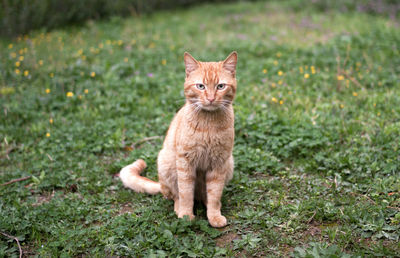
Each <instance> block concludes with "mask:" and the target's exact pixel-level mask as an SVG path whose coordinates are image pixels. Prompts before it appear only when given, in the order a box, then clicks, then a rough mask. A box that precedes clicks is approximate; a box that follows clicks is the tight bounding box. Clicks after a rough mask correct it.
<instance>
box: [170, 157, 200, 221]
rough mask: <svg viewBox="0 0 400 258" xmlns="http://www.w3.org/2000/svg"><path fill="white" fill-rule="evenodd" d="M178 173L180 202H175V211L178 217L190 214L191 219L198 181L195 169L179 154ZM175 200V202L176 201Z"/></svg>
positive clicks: (192, 217)
mask: <svg viewBox="0 0 400 258" xmlns="http://www.w3.org/2000/svg"><path fill="white" fill-rule="evenodd" d="M176 173H177V177H178V193H179V199H178V200H176V201H178V204H177V205H176V204H175V212H177V215H178V218H183V217H184V216H186V215H187V216H188V217H189V219H191V220H192V219H194V214H193V204H194V190H195V189H194V188H195V181H196V172H195V169H194V168H193V167H192V166H191V165H190V164H189V162H188V161H187V160H186V159H185V157H184V156H182V157H180V156H179V155H178V158H177V161H176ZM176 201H175V202H176Z"/></svg>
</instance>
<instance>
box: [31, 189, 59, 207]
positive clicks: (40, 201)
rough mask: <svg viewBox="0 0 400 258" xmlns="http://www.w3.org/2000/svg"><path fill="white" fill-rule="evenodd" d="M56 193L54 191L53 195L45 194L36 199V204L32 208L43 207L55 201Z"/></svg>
mask: <svg viewBox="0 0 400 258" xmlns="http://www.w3.org/2000/svg"><path fill="white" fill-rule="evenodd" d="M54 193H55V191H54V190H53V191H52V192H51V193H50V192H47V193H43V194H41V195H39V196H38V197H37V198H36V203H33V204H32V206H34V207H36V206H39V205H42V204H43V203H48V202H50V201H51V199H53V197H54Z"/></svg>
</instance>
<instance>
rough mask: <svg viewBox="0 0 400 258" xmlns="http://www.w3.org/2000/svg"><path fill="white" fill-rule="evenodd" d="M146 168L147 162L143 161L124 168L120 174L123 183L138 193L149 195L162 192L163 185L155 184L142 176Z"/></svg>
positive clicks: (137, 161) (139, 160)
mask: <svg viewBox="0 0 400 258" xmlns="http://www.w3.org/2000/svg"><path fill="white" fill-rule="evenodd" d="M145 168H146V162H144V160H142V159H138V160H136V161H135V162H133V163H132V164H130V165H128V166H126V167H124V168H123V169H122V170H121V172H119V177H120V178H121V180H122V183H123V184H124V185H125V186H126V187H128V188H131V189H132V190H134V191H135V192H138V193H149V194H157V193H160V192H161V185H160V183H158V182H154V181H152V180H150V179H148V178H145V177H143V176H140V173H141V172H142V171H143V169H145Z"/></svg>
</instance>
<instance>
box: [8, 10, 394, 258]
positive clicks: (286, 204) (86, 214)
mask: <svg viewBox="0 0 400 258" xmlns="http://www.w3.org/2000/svg"><path fill="white" fill-rule="evenodd" d="M293 3H294V2H281V3H279V2H273V3H269V4H265V3H237V4H225V5H203V6H199V7H195V8H192V9H189V10H180V11H168V12H159V13H155V14H154V15H151V16H144V17H142V18H131V19H119V18H114V19H112V20H111V21H108V22H98V23H97V22H96V23H92V22H89V23H87V24H86V25H85V26H83V27H74V28H66V29H62V30H58V31H53V32H51V33H41V32H40V31H39V32H35V33H32V34H30V35H28V36H26V37H21V38H19V39H16V40H14V41H7V40H3V41H1V42H0V46H1V52H0V60H1V61H0V103H1V113H0V121H1V122H0V136H1V139H0V140H1V143H0V144H1V145H0V155H1V156H0V167H1V169H0V170H1V172H0V184H2V183H5V182H8V181H10V180H12V179H15V178H21V177H24V176H32V177H31V178H30V179H28V180H25V181H21V182H16V183H13V184H8V185H5V186H0V196H1V198H0V231H1V232H3V233H6V234H9V235H12V236H15V237H18V239H19V240H20V242H21V245H22V249H23V251H24V253H25V254H27V255H40V256H53V257H56V256H80V255H85V256H104V255H107V256H113V255H114V256H115V255H116V256H137V255H140V256H150V255H156V256H169V257H174V256H201V257H204V256H206V257H209V256H223V255H225V256H243V257H249V256H272V257H276V256H289V255H293V256H296V257H317V256H318V255H320V256H322V257H327V256H329V255H331V256H330V257H350V256H351V257H357V256H361V257H365V256H386V257H391V256H398V255H399V254H400V244H399V235H400V175H399V174H400V173H399V172H400V156H399V139H400V105H399V103H400V87H399V86H400V84H399V79H400V78H399V74H400V58H399V46H400V29H399V27H398V23H396V22H395V21H393V20H390V19H387V18H385V17H380V16H370V15H367V14H362V13H356V12H347V13H342V12H339V11H334V10H332V11H330V12H324V13H323V12H318V11H316V10H314V9H312V8H302V9H300V10H298V9H299V8H295V9H293V8H292V4H293ZM232 50H237V51H238V54H239V64H238V93H237V98H236V102H235V112H236V113H235V115H236V122H235V128H236V142H235V149H234V156H235V162H236V165H235V176H234V178H233V180H232V181H231V183H230V184H229V185H228V186H227V187H226V188H225V191H224V195H223V200H222V202H223V208H222V212H223V214H225V215H226V216H227V218H228V220H229V226H227V227H226V228H224V229H222V230H217V229H213V228H211V227H210V226H209V225H208V222H207V220H206V216H205V208H204V207H203V206H201V205H198V206H196V208H195V209H196V213H197V218H196V220H195V221H193V222H188V221H184V220H178V219H177V218H176V216H175V214H174V212H173V203H172V202H171V201H168V200H165V199H163V198H162V196H161V195H157V196H147V195H144V194H136V193H134V192H132V191H130V190H128V189H125V188H124V187H123V186H122V184H121V182H120V181H119V180H118V179H117V178H116V177H113V175H114V174H116V173H117V172H118V171H119V170H120V169H121V168H122V167H123V166H125V165H127V164H129V163H131V162H132V161H134V160H135V159H138V158H143V159H145V160H146V162H147V163H148V169H147V170H146V173H145V175H146V176H148V177H150V178H152V179H156V178H157V172H156V164H155V162H156V157H157V153H158V151H159V150H160V148H161V144H162V141H161V139H155V140H152V141H147V142H143V143H139V144H135V148H133V149H132V148H130V146H131V145H132V144H133V143H137V142H139V141H141V140H142V139H144V138H146V137H151V136H163V135H164V134H165V132H166V130H167V128H168V125H169V123H170V121H171V119H172V117H173V115H174V113H175V112H176V111H177V110H178V109H179V107H180V106H182V104H183V103H184V98H183V94H182V86H183V81H184V65H183V58H182V57H183V53H184V51H189V52H190V53H191V54H192V55H193V56H194V57H196V58H198V59H199V60H221V59H223V58H224V57H226V56H227V55H228V54H229V53H230V52H231V51H232ZM20 56H24V60H23V61H21V62H20V66H19V67H16V61H17V60H18V59H19V58H20ZM16 69H19V71H20V72H19V74H16ZM25 71H28V72H27V73H26V75H27V76H25V75H24V72H25ZM279 71H281V73H280V72H279ZM46 91H47V92H49V91H50V92H49V93H46ZM68 92H70V93H68ZM67 95H73V96H72V97H67ZM50 119H51V121H52V123H51V122H50ZM47 136H49V137H47ZM18 255H19V251H18V247H17V244H16V242H15V241H14V240H13V239H10V238H7V237H4V236H2V235H0V256H14V257H16V256H18Z"/></svg>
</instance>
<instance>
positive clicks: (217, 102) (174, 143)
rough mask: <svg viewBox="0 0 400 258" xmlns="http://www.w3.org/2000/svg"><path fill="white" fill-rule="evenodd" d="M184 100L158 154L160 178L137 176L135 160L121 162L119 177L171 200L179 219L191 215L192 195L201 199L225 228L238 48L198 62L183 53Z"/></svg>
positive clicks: (138, 164) (140, 165) (212, 220)
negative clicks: (223, 200) (224, 195)
mask: <svg viewBox="0 0 400 258" xmlns="http://www.w3.org/2000/svg"><path fill="white" fill-rule="evenodd" d="M184 60H185V68H186V79H185V84H184V93H185V97H186V103H185V105H184V106H183V107H182V108H181V109H180V110H179V111H178V113H177V114H176V115H175V117H174V119H173V120H172V123H171V125H170V127H169V129H168V132H167V136H166V137H165V140H164V144H163V148H162V150H161V151H160V153H159V154H158V160H157V165H158V178H159V182H154V181H152V180H150V179H147V178H145V177H142V176H140V173H141V172H142V171H143V169H144V168H145V167H146V163H145V162H144V161H143V160H141V159H139V160H137V161H135V162H134V163H132V164H131V165H128V166H126V167H124V168H123V169H122V170H121V172H120V178H121V180H122V182H123V184H124V185H125V186H126V187H129V188H131V189H133V190H134V191H136V192H146V193H149V194H156V193H160V192H161V193H162V194H163V196H164V197H166V198H169V199H172V200H174V202H175V205H174V210H175V213H176V214H177V215H178V217H179V218H182V217H183V216H186V215H187V216H188V217H189V218H190V219H193V218H194V215H193V203H194V199H196V200H199V201H203V203H204V204H205V206H206V207H207V218H208V221H209V222H210V224H211V226H213V227H224V226H226V224H227V221H226V218H225V217H224V216H222V215H221V196H222V191H223V188H224V185H225V184H226V183H227V182H228V181H229V180H230V179H232V176H233V156H232V149H233V141H234V127H233V124H234V115H233V108H232V102H233V99H234V97H235V93H236V63H237V53H236V52H232V53H231V54H230V55H229V56H228V57H227V58H226V59H225V60H224V61H220V62H199V61H197V60H196V59H194V58H193V57H192V56H191V55H190V54H188V53H185V55H184Z"/></svg>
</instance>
